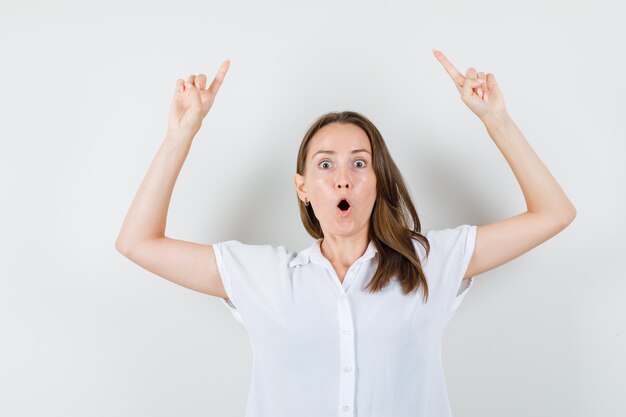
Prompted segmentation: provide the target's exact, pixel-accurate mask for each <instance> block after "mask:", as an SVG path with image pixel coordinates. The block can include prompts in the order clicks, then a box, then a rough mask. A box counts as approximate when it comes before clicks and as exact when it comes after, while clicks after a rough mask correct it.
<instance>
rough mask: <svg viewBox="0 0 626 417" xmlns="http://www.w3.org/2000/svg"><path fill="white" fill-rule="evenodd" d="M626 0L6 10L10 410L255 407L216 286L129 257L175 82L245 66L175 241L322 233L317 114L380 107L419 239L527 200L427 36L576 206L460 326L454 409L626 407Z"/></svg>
mask: <svg viewBox="0 0 626 417" xmlns="http://www.w3.org/2000/svg"><path fill="white" fill-rule="evenodd" d="M625 20H626V13H625V6H624V3H623V2H621V1H612V2H598V1H594V2H592V1H591V0H585V1H579V2H575V3H571V2H568V1H564V0H563V1H551V2H547V3H546V2H545V1H531V2H521V3H520V2H501V1H489V2H471V3H469V2H460V1H459V2H450V1H447V2H446V1H439V2H385V3H384V5H383V2H373V1H368V2H365V1H362V2H357V1H332V2H330V1H329V2H320V1H318V2H313V3H311V2H301V3H300V4H295V3H294V2H290V1H282V2H275V1H269V2H268V1H264V2H252V1H248V2H245V3H242V2H207V1H204V2H201V1H198V2H179V1H178V2H167V3H165V2H154V1H152V2H147V1H145V2H129V1H123V2H108V4H107V5H106V6H104V5H103V4H90V3H89V4H88V3H86V2H79V1H65V2H49V3H46V2H23V1H20V2H18V1H10V2H8V1H3V2H2V5H1V7H0V34H1V37H0V41H1V44H0V47H1V51H2V58H1V61H0V83H1V84H2V100H0V110H1V112H0V117H1V118H2V123H1V128H2V147H1V148H0V178H1V179H0V181H1V182H0V185H1V189H0V191H1V195H2V204H0V219H1V221H2V241H1V244H2V247H1V248H0V249H1V251H2V252H1V255H0V256H1V259H2V262H1V264H0V268H1V269H0V273H1V282H0V285H1V287H0V414H1V415H3V416H11V417H17V416H28V417H31V416H42V417H43V416H46V417H49V416H63V417H73V416H76V417H78V416H80V417H82V416H91V417H101V416H116V417H119V416H129V417H130V416H133V417H135V416H146V417H148V416H149V417H160V416H187V417H193V416H243V414H244V410H245V405H246V399H247V394H248V388H249V376H250V370H251V363H252V356H251V355H252V352H251V348H250V345H249V340H248V337H247V334H246V332H245V329H244V327H242V326H241V325H240V324H239V323H237V322H236V321H235V320H234V319H233V318H232V316H231V314H230V312H229V311H228V310H227V309H226V307H225V306H224V305H223V304H222V303H221V302H220V301H219V300H218V299H216V298H214V297H211V296H207V295H204V294H201V293H198V292H194V291H191V290H188V289H186V288H184V287H180V286H177V285H175V284H173V283H171V282H169V281H167V280H165V279H163V278H160V277H158V276H156V275H154V274H152V273H150V272H148V271H146V270H143V269H141V268H140V267H138V266H137V265H135V264H133V263H132V262H131V261H129V260H128V259H126V258H124V257H123V256H122V255H121V254H119V253H118V252H116V251H115V249H114V242H115V239H116V237H117V234H118V232H119V229H120V226H121V224H122V221H123V219H124V216H125V214H126V212H127V210H128V208H129V207H130V203H131V201H132V199H133V197H134V195H135V193H136V191H137V189H138V187H139V184H140V183H141V181H142V179H143V177H144V175H145V174H146V172H147V169H148V167H149V165H150V163H151V162H152V159H153V158H154V156H155V154H156V151H157V149H158V147H159V146H160V144H161V142H162V140H163V138H164V137H165V133H166V128H167V116H168V112H169V106H170V101H171V98H172V95H173V92H174V86H175V82H176V80H177V79H178V78H186V77H187V76H188V75H189V74H192V73H193V74H199V73H205V74H207V76H208V77H209V81H210V80H212V78H213V76H214V75H215V73H216V71H217V69H218V68H219V66H220V64H221V63H222V62H223V61H224V60H225V59H227V58H231V59H232V64H231V67H230V70H229V72H228V74H227V76H226V79H225V81H224V84H223V85H222V88H221V90H220V92H219V94H218V97H217V99H216V102H215V104H214V106H213V108H212V109H211V111H210V113H209V115H208V116H207V118H206V119H205V121H204V126H203V127H202V129H201V131H200V132H199V134H198V135H197V136H196V138H195V140H194V143H193V145H192V148H191V151H190V153H189V156H188V158H187V161H186V163H185V165H184V167H183V169H182V171H181V174H180V176H179V178H178V182H177V185H176V187H175V190H174V194H173V197H172V202H171V205H170V210H169V217H168V224H167V231H166V234H167V235H168V236H169V237H172V238H176V239H183V240H188V241H194V242H201V243H214V242H219V241H223V240H229V239H237V240H241V241H243V242H246V243H252V244H263V243H268V244H273V245H286V246H287V247H288V248H289V249H291V250H293V251H298V250H300V249H302V248H304V247H305V246H308V245H309V244H310V242H311V239H312V238H311V237H310V236H309V235H307V234H306V232H305V230H304V227H303V226H302V225H301V222H300V218H299V214H298V209H297V204H296V193H295V190H294V188H293V174H294V172H295V161H296V155H297V151H298V147H299V145H300V141H301V139H302V136H303V135H304V132H305V130H306V128H307V127H308V125H309V123H310V122H312V120H313V119H314V118H316V117H317V116H319V115H320V114H322V113H324V112H327V111H331V110H354V111H358V112H361V113H363V114H365V115H366V116H368V117H369V118H371V119H372V121H373V122H374V123H375V124H376V125H377V126H378V128H379V129H380V130H381V132H382V133H383V136H384V138H385V140H386V142H387V145H388V147H389V149H390V151H391V153H392V156H393V157H394V158H395V161H396V162H397V164H398V165H399V167H400V169H401V171H402V172H403V174H404V176H405V180H406V181H407V184H408V185H409V187H410V191H411V193H412V196H413V199H414V203H415V205H416V208H417V210H418V213H419V215H420V219H421V221H422V225H423V227H424V229H426V230H428V229H437V228H444V227H453V226H456V225H459V224H463V223H470V224H476V225H479V226H480V225H484V224H488V223H492V222H496V221H498V220H501V219H503V218H506V217H510V216H513V215H516V214H519V213H521V212H523V211H525V209H526V206H525V204H524V200H523V195H522V193H521V190H520V188H519V186H518V184H517V182H516V180H515V178H514V176H513V174H512V172H511V170H510V168H509V166H508V165H507V163H506V161H505V160H504V158H503V157H502V155H501V154H500V153H499V151H498V149H497V148H496V146H495V145H494V143H493V142H492V140H491V139H490V137H489V136H488V134H487V131H486V130H485V128H484V126H483V125H482V123H481V122H480V120H479V119H478V118H477V117H476V116H475V115H474V114H473V113H472V112H471V111H470V110H469V109H468V108H467V107H466V106H465V105H464V104H463V102H462V101H461V99H460V97H459V94H458V92H457V90H456V88H455V87H454V86H453V84H452V81H451V80H450V78H449V76H448V75H447V74H446V73H445V71H444V70H443V68H442V67H441V65H440V64H439V62H438V61H437V60H436V59H435V57H434V56H433V55H432V53H431V49H432V48H435V49H439V50H441V51H443V53H444V54H446V55H447V56H448V57H449V59H450V60H451V61H452V63H453V64H454V65H456V66H457V68H458V69H459V70H461V71H462V72H463V73H465V71H466V70H467V68H468V67H470V66H473V67H475V68H476V69H477V70H478V71H484V72H492V73H494V74H495V76H496V77H497V80H498V82H499V83H500V87H501V89H502V91H503V93H504V98H505V101H506V104H507V108H508V110H509V114H510V115H511V117H512V118H513V120H514V121H515V122H516V123H517V125H518V126H519V127H520V129H521V130H522V132H523V133H524V135H525V137H526V138H527V140H528V141H529V143H530V144H531V146H532V147H533V148H534V149H535V151H536V152H537V154H538V155H539V157H540V158H541V159H542V161H543V162H544V163H545V164H546V165H547V167H548V168H549V169H550V171H551V172H552V174H553V175H554V176H555V178H556V179H557V181H559V183H560V184H561V186H562V187H563V189H564V190H565V192H566V193H567V195H568V196H569V197H570V199H571V201H572V202H573V203H574V205H575V206H576V208H577V212H578V216H577V218H576V220H575V221H574V222H573V223H572V224H571V225H570V226H569V227H568V228H567V229H565V230H564V231H563V232H562V233H561V234H559V235H557V236H556V237H554V238H552V239H550V240H549V241H547V242H545V243H544V244H542V245H541V246H539V247H538V248H536V249H534V250H532V251H531V252H529V253H527V254H525V255H523V256H521V257H519V258H517V259H515V260H513V261H511V262H510V263H508V264H506V265H503V266H501V267H499V268H497V269H494V270H492V271H489V272H487V273H484V274H481V275H479V276H478V277H477V278H476V282H475V287H474V288H473V289H472V290H471V292H470V294H469V296H468V297H467V298H466V299H465V301H464V305H463V306H462V307H461V309H460V310H459V311H458V312H457V314H456V316H455V318H454V319H453V321H452V322H451V323H450V325H449V327H448V329H447V330H446V334H445V340H444V361H445V368H446V374H447V381H448V391H449V395H450V400H451V403H452V407H453V411H454V413H455V415H456V416H459V417H460V416H465V417H478V416H480V417H490V416H503V415H506V416H508V417H522V416H524V417H527V416H540V415H541V416H548V415H549V416H568V417H583V416H590V415H598V416H604V417H613V416H618V415H622V414H621V413H623V410H624V409H625V408H626V399H625V397H624V396H623V395H621V394H623V393H624V387H625V386H626V358H625V355H624V352H626V324H625V322H626V309H625V307H624V302H623V298H624V294H625V293H626V280H625V276H624V275H625V274H624V270H625V269H626V256H625V254H624V252H625V250H626V239H625V235H626V228H625V226H624V214H625V213H626V204H625V203H626V199H625V196H624V189H625V186H624V182H625V181H626V168H625V164H624V159H625V156H626V152H625V151H626V144H625V139H626V123H625V119H624V116H625V115H626V109H625V107H626V105H625V103H626V101H625V99H624V98H625V97H626V84H625V83H624V74H626V59H625V58H626V56H625V55H626V54H625V50H624V47H623V43H622V41H620V39H625V38H626V34H625V33H624V32H625V30H624V26H623V25H622V23H623V22H624V21H625Z"/></svg>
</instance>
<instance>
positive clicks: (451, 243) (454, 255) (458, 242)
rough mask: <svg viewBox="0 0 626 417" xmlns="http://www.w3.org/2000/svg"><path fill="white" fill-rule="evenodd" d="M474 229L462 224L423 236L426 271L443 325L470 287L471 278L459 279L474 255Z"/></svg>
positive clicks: (471, 226)
mask: <svg viewBox="0 0 626 417" xmlns="http://www.w3.org/2000/svg"><path fill="white" fill-rule="evenodd" d="M477 228H478V227H477V226H474V225H469V224H463V225H460V226H457V227H455V228H448V229H442V230H431V231H429V232H427V233H426V237H427V238H428V241H429V243H430V245H431V251H430V255H429V259H428V260H427V264H428V271H429V273H430V274H432V275H433V277H432V278H433V283H434V285H435V287H436V293H437V294H438V296H439V297H440V300H441V302H442V303H443V305H444V314H445V318H446V322H447V321H449V320H450V319H451V318H452V316H453V315H454V313H455V311H456V310H457V309H458V308H459V305H461V302H462V301H463V299H464V298H465V296H466V295H467V292H468V290H469V289H470V288H471V287H472V284H473V283H474V277H471V278H468V279H463V276H464V275H465V272H466V271H467V267H468V266H469V263H470V259H471V258H472V254H473V253H474V246H475V244H476V230H477ZM429 284H430V281H429Z"/></svg>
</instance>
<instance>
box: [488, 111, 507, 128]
mask: <svg viewBox="0 0 626 417" xmlns="http://www.w3.org/2000/svg"><path fill="white" fill-rule="evenodd" d="M480 120H482V122H483V123H484V124H485V126H487V127H489V126H504V125H507V124H509V123H511V122H512V119H511V116H509V114H508V113H507V112H502V113H494V114H488V115H486V116H483V117H481V118H480Z"/></svg>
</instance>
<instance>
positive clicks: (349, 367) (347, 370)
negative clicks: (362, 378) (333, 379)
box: [343, 365, 352, 372]
mask: <svg viewBox="0 0 626 417" xmlns="http://www.w3.org/2000/svg"><path fill="white" fill-rule="evenodd" d="M343 370H344V372H350V371H351V370H352V367H351V366H350V365H346V367H345V368H343Z"/></svg>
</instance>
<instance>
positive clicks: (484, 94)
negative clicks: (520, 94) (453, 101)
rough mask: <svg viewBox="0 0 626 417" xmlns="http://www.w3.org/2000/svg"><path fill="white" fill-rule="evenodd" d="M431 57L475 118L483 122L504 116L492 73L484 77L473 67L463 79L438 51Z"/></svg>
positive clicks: (502, 104)
mask: <svg viewBox="0 0 626 417" xmlns="http://www.w3.org/2000/svg"><path fill="white" fill-rule="evenodd" d="M433 55H435V58H437V60H438V61H439V62H440V63H441V65H443V68H444V69H445V70H446V71H447V73H448V74H449V75H450V77H451V78H452V81H454V85H455V86H456V89H457V90H458V91H459V93H460V94H461V100H463V103H465V105H467V107H469V109H470V110H471V111H472V112H474V114H475V115H476V116H478V117H479V118H480V119H481V120H484V119H485V118H498V117H501V116H504V115H506V106H505V105H504V97H503V96H502V92H501V91H500V87H498V83H497V82H496V77H494V75H493V74H492V73H488V74H487V76H486V77H485V73H484V72H479V73H476V70H475V69H474V68H473V67H469V68H468V69H467V72H466V75H465V77H464V76H463V75H462V74H461V73H460V72H459V71H458V70H457V69H456V68H455V67H454V65H452V64H451V63H450V61H448V58H446V57H445V55H444V54H442V53H441V52H440V51H438V50H436V49H433Z"/></svg>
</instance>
